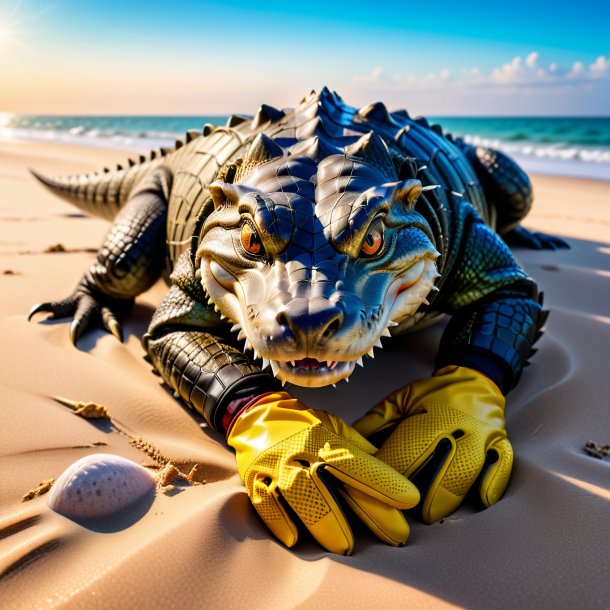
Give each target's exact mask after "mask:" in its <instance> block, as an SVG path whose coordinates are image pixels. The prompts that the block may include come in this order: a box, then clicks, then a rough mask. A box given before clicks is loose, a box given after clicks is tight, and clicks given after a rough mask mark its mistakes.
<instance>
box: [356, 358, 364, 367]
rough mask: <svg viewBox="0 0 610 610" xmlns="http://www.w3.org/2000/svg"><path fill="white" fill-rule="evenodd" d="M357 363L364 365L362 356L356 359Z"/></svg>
mask: <svg viewBox="0 0 610 610" xmlns="http://www.w3.org/2000/svg"><path fill="white" fill-rule="evenodd" d="M356 364H359V365H360V366H364V362H362V357H360V358H358V360H356Z"/></svg>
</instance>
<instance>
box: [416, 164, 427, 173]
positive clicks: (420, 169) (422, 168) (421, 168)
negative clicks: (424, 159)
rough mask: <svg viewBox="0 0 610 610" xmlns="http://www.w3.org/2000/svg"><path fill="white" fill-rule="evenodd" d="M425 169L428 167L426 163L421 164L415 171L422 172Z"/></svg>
mask: <svg viewBox="0 0 610 610" xmlns="http://www.w3.org/2000/svg"><path fill="white" fill-rule="evenodd" d="M425 169H428V166H427V165H422V166H421V167H418V168H417V171H416V172H415V173H416V174H419V172H423V171H424V170H425Z"/></svg>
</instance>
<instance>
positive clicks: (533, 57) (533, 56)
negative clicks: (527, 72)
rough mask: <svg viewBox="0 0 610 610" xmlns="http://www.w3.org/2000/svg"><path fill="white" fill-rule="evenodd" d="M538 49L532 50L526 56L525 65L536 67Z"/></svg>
mask: <svg viewBox="0 0 610 610" xmlns="http://www.w3.org/2000/svg"><path fill="white" fill-rule="evenodd" d="M538 57H539V55H538V51H532V52H531V53H530V54H529V55H528V56H527V57H526V58H525V65H526V66H527V67H528V68H535V67H536V62H537V61H538Z"/></svg>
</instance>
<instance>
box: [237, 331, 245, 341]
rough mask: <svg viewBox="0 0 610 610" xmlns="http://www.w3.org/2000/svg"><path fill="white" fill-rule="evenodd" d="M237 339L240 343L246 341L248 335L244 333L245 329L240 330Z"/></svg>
mask: <svg viewBox="0 0 610 610" xmlns="http://www.w3.org/2000/svg"><path fill="white" fill-rule="evenodd" d="M237 338H238V339H239V340H240V341H243V339H246V333H245V332H244V329H243V328H240V329H239V333H238V334H237Z"/></svg>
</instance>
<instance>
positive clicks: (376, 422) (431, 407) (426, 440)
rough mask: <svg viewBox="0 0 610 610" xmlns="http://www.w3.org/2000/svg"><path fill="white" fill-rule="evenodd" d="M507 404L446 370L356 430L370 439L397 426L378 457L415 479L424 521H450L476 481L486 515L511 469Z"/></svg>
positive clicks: (472, 375) (469, 373)
mask: <svg viewBox="0 0 610 610" xmlns="http://www.w3.org/2000/svg"><path fill="white" fill-rule="evenodd" d="M504 404H505V400H504V396H503V395H502V393H501V392H500V390H499V389H498V387H497V386H496V385H495V384H494V383H493V382H492V381H491V380H490V379H488V378H487V377H485V376H484V375H481V373H478V372H477V371H474V370H472V369H467V368H464V367H458V366H447V367H445V368H443V369H440V370H439V371H437V372H436V373H434V375H433V376H432V377H430V378H427V379H420V380H419V381H414V382H413V383H411V384H409V385H407V386H406V387H404V388H402V389H400V390H396V391H395V392H393V393H392V394H390V395H389V396H387V397H386V398H385V399H384V400H382V401H381V402H380V403H379V404H377V405H376V406H375V407H373V409H371V410H370V411H369V412H368V413H367V414H366V415H365V416H364V417H362V418H361V419H359V420H358V421H357V422H356V423H355V424H354V428H356V430H358V431H359V432H360V433H361V434H363V435H364V436H366V437H370V436H371V435H372V434H375V433H377V432H380V431H382V430H385V429H388V428H390V427H393V426H394V425H395V424H396V423H398V426H396V429H395V430H394V432H392V434H391V435H390V436H389V438H388V439H387V440H386V441H385V443H383V445H382V446H381V448H380V449H379V451H378V452H377V457H378V458H379V459H380V460H383V461H384V462H385V463H386V464H389V465H390V466H392V467H393V468H395V469H396V470H397V471H398V472H400V473H402V474H404V475H405V477H408V478H412V477H413V480H414V481H415V483H416V484H417V485H418V486H420V489H421V492H422V496H423V504H422V519H423V520H424V522H426V523H432V522H434V521H437V520H438V519H441V518H443V517H446V516H447V515H449V514H451V513H452V512H453V511H454V510H455V509H456V508H457V507H458V506H459V505H460V504H461V502H462V500H463V499H464V496H465V495H466V493H467V492H468V490H469V489H470V488H471V487H472V486H473V485H474V483H475V482H476V481H477V479H479V481H480V483H479V495H480V497H481V500H482V501H483V504H484V505H485V507H486V508H487V507H489V506H491V505H492V504H494V503H495V502H497V501H498V500H499V499H500V498H501V497H502V494H503V493H504V490H505V489H506V486H507V485H508V480H509V478H510V472H511V469H512V464H513V450H512V447H511V445H510V443H509V441H508V439H507V437H506V430H505V429H504ZM479 477H480V478H479Z"/></svg>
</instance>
